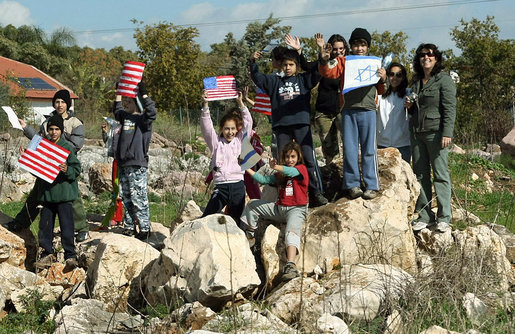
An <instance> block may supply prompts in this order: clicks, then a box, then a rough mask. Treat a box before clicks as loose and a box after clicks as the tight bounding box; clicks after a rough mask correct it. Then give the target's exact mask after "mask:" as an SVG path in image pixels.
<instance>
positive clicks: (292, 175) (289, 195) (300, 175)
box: [241, 142, 309, 281]
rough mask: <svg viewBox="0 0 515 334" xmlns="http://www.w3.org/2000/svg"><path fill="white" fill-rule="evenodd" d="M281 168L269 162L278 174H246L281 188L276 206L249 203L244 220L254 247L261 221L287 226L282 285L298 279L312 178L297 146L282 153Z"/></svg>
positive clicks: (291, 145)
mask: <svg viewBox="0 0 515 334" xmlns="http://www.w3.org/2000/svg"><path fill="white" fill-rule="evenodd" d="M280 162H281V165H278V164H277V163H276V160H274V159H272V160H270V167H271V168H272V169H274V170H275V171H276V173H275V174H273V175H268V176H264V175H261V174H258V173H255V172H254V171H253V170H252V169H248V170H247V172H248V173H249V174H250V175H252V177H253V178H254V179H255V180H256V181H258V182H259V183H261V184H275V185H277V186H278V187H279V200H278V201H277V202H276V203H273V202H266V201H264V200H254V201H251V202H249V204H248V205H247V207H246V208H245V210H244V212H243V215H242V217H241V221H242V227H243V228H244V230H245V233H246V235H247V238H248V239H249V243H250V245H251V247H252V246H253V245H254V242H255V237H254V231H255V229H256V228H257V222H258V220H259V219H260V218H267V219H272V220H274V221H278V222H286V231H285V244H286V258H287V260H288V262H287V263H286V265H285V266H284V268H283V276H282V280H283V281H289V280H291V279H292V278H295V277H297V276H299V271H298V270H297V266H296V265H295V257H296V256H297V254H298V253H299V249H300V236H301V229H302V222H303V221H304V220H305V219H306V215H307V204H308V194H307V193H308V184H309V175H308V171H307V169H306V166H305V165H304V159H303V157H302V149H301V147H300V145H299V144H297V143H295V142H290V143H287V144H286V145H284V146H283V149H282V151H281V161H280Z"/></svg>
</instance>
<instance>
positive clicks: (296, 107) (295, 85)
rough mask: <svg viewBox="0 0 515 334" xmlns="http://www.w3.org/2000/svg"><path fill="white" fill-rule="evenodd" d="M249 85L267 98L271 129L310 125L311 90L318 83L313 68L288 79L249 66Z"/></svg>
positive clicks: (318, 75)
mask: <svg viewBox="0 0 515 334" xmlns="http://www.w3.org/2000/svg"><path fill="white" fill-rule="evenodd" d="M250 76H251V78H252V81H254V83H255V84H256V86H258V87H259V88H260V89H261V90H263V91H264V92H265V93H266V94H267V95H268V96H270V102H271V105H272V128H276V127H278V126H290V125H298V124H302V125H308V124H310V111H311V105H310V99H311V89H312V88H313V87H315V86H316V85H317V83H318V81H319V80H320V74H319V73H318V72H316V67H314V70H313V71H312V72H304V73H300V74H297V75H294V76H290V77H286V76H285V77H280V76H277V75H275V74H271V75H266V74H263V73H260V72H259V68H258V65H257V64H256V63H255V62H252V63H251V65H250Z"/></svg>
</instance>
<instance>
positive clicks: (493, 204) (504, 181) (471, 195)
mask: <svg viewBox="0 0 515 334" xmlns="http://www.w3.org/2000/svg"><path fill="white" fill-rule="evenodd" d="M449 168H450V170H451V179H452V184H453V192H454V194H453V195H454V202H455V204H459V205H461V206H463V207H464V209H466V210H467V211H469V212H472V213H474V214H475V215H477V216H478V217H479V218H480V219H481V220H482V221H483V222H491V223H496V224H500V225H504V226H506V227H507V228H508V229H509V230H510V231H511V232H512V233H513V232H515V220H514V216H515V210H514V209H513V207H514V206H515V169H514V168H511V167H510V166H508V167H507V166H505V165H504V164H501V163H493V162H490V161H488V160H485V159H482V158H480V157H477V156H474V155H470V154H453V153H451V154H450V156H449ZM473 173H475V174H476V175H478V176H479V178H478V179H477V180H473V179H472V174H473ZM484 175H489V178H490V180H491V184H490V186H489V185H488V184H487V183H488V181H486V179H485V177H484ZM489 187H490V189H491V192H490V191H489V190H488V189H489Z"/></svg>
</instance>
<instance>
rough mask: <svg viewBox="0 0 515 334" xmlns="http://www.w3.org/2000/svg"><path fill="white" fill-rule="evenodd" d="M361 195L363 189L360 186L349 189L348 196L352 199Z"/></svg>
mask: <svg viewBox="0 0 515 334" xmlns="http://www.w3.org/2000/svg"><path fill="white" fill-rule="evenodd" d="M361 195H363V190H361V188H360V187H352V188H350V189H349V197H350V198H352V199H355V198H358V197H361Z"/></svg>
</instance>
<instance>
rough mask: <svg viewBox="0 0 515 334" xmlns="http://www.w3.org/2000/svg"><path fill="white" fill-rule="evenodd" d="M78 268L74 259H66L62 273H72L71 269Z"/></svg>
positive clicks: (77, 263)
mask: <svg viewBox="0 0 515 334" xmlns="http://www.w3.org/2000/svg"><path fill="white" fill-rule="evenodd" d="M78 266H79V262H77V259H76V258H74V257H70V258H67V259H66V261H64V269H63V272H65V273H67V272H69V271H72V270H73V269H75V268H77V267H78Z"/></svg>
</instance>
